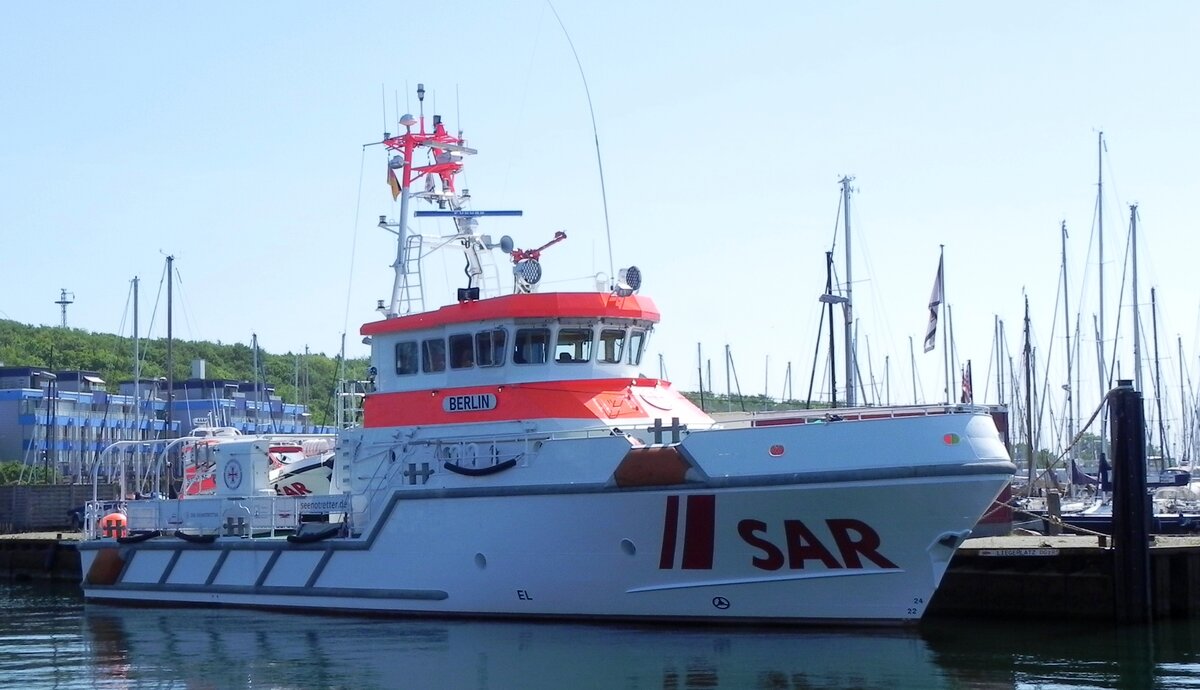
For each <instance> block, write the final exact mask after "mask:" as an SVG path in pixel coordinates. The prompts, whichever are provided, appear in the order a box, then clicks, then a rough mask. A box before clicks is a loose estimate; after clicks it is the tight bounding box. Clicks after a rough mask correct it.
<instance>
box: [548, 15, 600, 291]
mask: <svg viewBox="0 0 1200 690" xmlns="http://www.w3.org/2000/svg"><path fill="white" fill-rule="evenodd" d="M546 4H547V5H549V6H550V11H551V12H553V13H554V19H555V20H556V21H557V22H558V26H559V28H560V29H562V32H563V36H566V37H567V45H569V46H571V55H574V56H575V65H576V66H577V67H579V78H580V79H582V80H583V92H584V94H586V95H587V102H588V114H589V115H591V116H592V137H593V138H594V139H595V141H596V168H597V169H598V170H599V171H600V202H601V204H603V206H604V236H605V239H606V240H607V241H608V275H609V276H614V275H616V274H615V273H614V272H613V265H614V264H613V257H612V228H611V227H609V224H608V193H607V192H606V191H605V189H604V163H603V162H602V161H601V160H600V134H599V132H598V131H597V130H596V110H595V109H594V108H593V107H592V92H591V90H590V89H588V83H587V75H585V74H584V73H583V63H582V62H580V61H579V53H578V52H576V50H575V42H574V41H572V40H571V34H569V33H567V27H566V25H565V24H563V21H562V18H561V17H559V16H558V10H556V9H554V3H552V2H550V0H546ZM609 280H610V281H611V280H612V278H609ZM610 287H611V285H610Z"/></svg>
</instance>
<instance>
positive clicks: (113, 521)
mask: <svg viewBox="0 0 1200 690" xmlns="http://www.w3.org/2000/svg"><path fill="white" fill-rule="evenodd" d="M128 524H129V522H128V520H127V519H126V518H125V513H121V512H112V513H109V514H108V515H105V516H104V517H102V518H100V535H101V536H103V537H105V538H119V537H123V536H125V535H126V534H127V533H128V529H127V528H128Z"/></svg>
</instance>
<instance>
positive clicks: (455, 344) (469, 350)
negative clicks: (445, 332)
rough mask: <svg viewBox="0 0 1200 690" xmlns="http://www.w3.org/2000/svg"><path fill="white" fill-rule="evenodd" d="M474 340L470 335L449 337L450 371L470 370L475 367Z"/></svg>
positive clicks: (462, 334)
mask: <svg viewBox="0 0 1200 690" xmlns="http://www.w3.org/2000/svg"><path fill="white" fill-rule="evenodd" d="M474 340H475V339H474V338H473V337H472V336H471V334H470V333H460V334H458V335H452V336H450V368H451V369H470V368H471V367H473V366H475V347H474Z"/></svg>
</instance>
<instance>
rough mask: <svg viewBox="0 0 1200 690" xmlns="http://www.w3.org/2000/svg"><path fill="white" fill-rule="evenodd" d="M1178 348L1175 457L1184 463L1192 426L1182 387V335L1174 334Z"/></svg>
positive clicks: (1184, 390) (1185, 390)
mask: <svg viewBox="0 0 1200 690" xmlns="http://www.w3.org/2000/svg"><path fill="white" fill-rule="evenodd" d="M1175 340H1176V345H1177V346H1178V348H1179V454H1178V455H1177V457H1179V458H1180V459H1182V460H1183V461H1184V462H1185V463H1186V462H1187V461H1188V460H1189V459H1190V455H1189V454H1188V436H1189V435H1191V432H1192V428H1191V426H1189V425H1188V404H1187V389H1186V388H1184V387H1183V336H1181V335H1177V336H1175Z"/></svg>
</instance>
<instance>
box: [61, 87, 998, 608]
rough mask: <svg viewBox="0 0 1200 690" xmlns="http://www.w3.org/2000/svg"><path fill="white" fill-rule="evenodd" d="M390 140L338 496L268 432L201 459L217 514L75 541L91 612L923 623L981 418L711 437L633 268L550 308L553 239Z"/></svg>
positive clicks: (781, 428) (837, 423)
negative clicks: (450, 275) (431, 250)
mask: <svg viewBox="0 0 1200 690" xmlns="http://www.w3.org/2000/svg"><path fill="white" fill-rule="evenodd" d="M418 93H419V95H420V94H421V93H422V92H421V91H419V92H418ZM401 124H402V125H403V126H404V127H405V130H406V131H405V133H404V134H401V135H399V136H394V137H388V138H387V139H386V140H385V141H384V142H383V144H384V145H385V146H386V147H387V148H388V149H390V150H391V151H393V152H394V153H395V156H394V157H393V158H392V162H391V164H390V167H389V171H388V176H389V180H390V181H392V183H393V189H394V191H395V193H396V194H397V195H398V196H399V197H400V201H401V204H400V207H401V218H400V221H399V223H398V224H397V225H395V226H389V227H394V228H395V230H396V234H397V256H396V262H395V264H394V270H395V275H394V285H393V291H392V295H391V299H390V302H389V303H387V304H386V305H384V307H383V311H384V318H383V319H381V320H379V321H375V322H372V323H368V324H366V325H364V326H363V327H362V335H364V336H366V338H367V339H368V340H369V341H370V345H371V371H372V377H373V390H371V391H370V392H369V393H368V394H367V395H366V397H365V400H364V402H363V423H362V425H361V426H360V427H357V428H353V429H348V430H345V431H342V432H341V433H339V435H338V439H337V447H336V451H335V452H336V456H335V461H334V463H335V464H334V468H333V470H334V471H333V477H332V486H331V489H330V493H328V494H325V495H322V496H287V495H278V494H277V493H276V492H275V491H274V490H272V489H271V485H270V476H269V471H268V467H269V460H268V457H267V456H268V454H269V453H270V452H271V445H270V442H269V441H268V440H267V439H262V438H256V437H245V438H242V439H235V440H227V441H223V442H221V443H219V444H215V445H214V446H212V455H213V462H214V475H213V476H214V477H215V478H216V486H215V490H214V492H213V493H212V495H208V496H194V497H190V498H187V499H183V500H174V501H164V500H147V501H137V500H134V501H129V502H128V503H127V508H126V512H127V529H128V531H127V532H124V531H120V530H109V533H108V534H105V533H104V531H102V530H97V529H96V528H95V527H94V526H93V527H92V528H91V531H90V534H89V537H90V538H89V539H87V540H85V541H84V542H83V543H82V544H81V545H80V553H81V556H82V562H83V572H84V577H83V590H84V594H85V596H86V597H87V598H88V599H89V600H103V601H127V602H139V603H146V602H162V603H171V604H197V605H232V606H247V607H271V608H284V609H287V608H296V609H323V610H345V611H361V612H370V613H392V614H400V615H409V614H421V615H476V616H520V617H611V618H620V619H643V620H654V621H663V620H714V621H730V622H733V621H741V622H745V621H753V622H765V621H778V622H850V621H853V622H913V621H916V620H917V619H919V618H920V617H921V615H922V613H923V612H924V610H925V607H926V605H927V603H928V602H929V600H930V597H931V596H932V595H933V592H934V590H935V589H936V587H937V586H938V583H939V581H940V579H941V577H942V575H943V573H944V571H945V569H946V566H947V564H948V563H949V561H950V558H951V556H952V555H953V554H954V551H955V549H956V548H957V546H958V545H959V543H960V542H961V541H962V540H963V539H964V538H966V537H967V536H968V535H969V534H970V531H971V528H972V526H973V525H975V523H976V522H977V521H978V519H979V517H980V516H981V515H982V514H983V513H984V511H985V510H986V509H987V508H988V507H989V506H990V505H991V504H992V501H993V499H994V498H995V497H996V495H997V494H998V493H999V492H1000V490H1001V489H1002V488H1003V487H1004V486H1005V485H1006V484H1007V483H1008V481H1009V479H1010V478H1011V476H1012V474H1013V471H1014V467H1013V465H1012V463H1011V461H1010V459H1009V457H1008V454H1007V452H1006V450H1005V448H1004V445H1003V443H1002V442H1001V439H1000V437H999V435H998V433H997V431H996V427H995V425H994V423H993V422H992V419H991V417H990V416H989V414H988V412H987V410H986V409H984V408H979V407H973V406H970V405H941V406H929V407H909V408H861V409H851V410H839V411H838V413H837V414H836V415H833V414H828V413H827V412H826V411H821V412H811V413H805V414H794V415H789V416H788V417H787V418H786V419H776V420H774V421H772V422H771V423H769V424H761V425H760V424H757V423H755V421H754V420H753V419H746V420H741V421H733V422H728V421H727V422H723V423H721V424H718V423H716V422H714V420H713V419H712V418H710V417H709V416H708V415H707V414H705V413H704V412H703V411H701V410H700V409H698V408H697V407H696V406H695V405H693V404H692V403H691V402H689V401H688V399H687V398H685V397H684V396H683V395H681V394H680V393H679V391H677V390H676V389H675V388H674V387H673V386H672V385H671V384H670V383H669V382H667V381H664V380H661V379H657V378H652V377H647V376H645V375H643V374H642V373H641V372H642V371H643V367H642V364H643V362H642V358H643V356H644V355H645V353H646V351H647V350H646V344H647V341H648V339H649V338H650V337H651V335H652V333H653V331H654V328H655V326H656V324H658V322H659V318H660V315H659V312H658V308H657V307H656V306H655V304H654V302H653V301H651V299H649V298H648V297H646V296H644V295H642V294H641V293H640V282H641V276H640V274H639V272H638V271H637V270H636V269H628V270H626V271H623V272H622V273H621V279H620V280H619V281H617V282H615V284H613V285H611V286H606V287H605V289H602V290H600V291H596V292H570V293H564V292H540V291H539V290H538V283H539V281H540V278H541V273H542V268H541V263H540V262H541V258H542V257H541V252H542V251H543V250H545V249H546V248H547V247H548V246H549V244H547V245H544V246H542V247H539V248H538V249H534V250H519V249H515V248H514V247H513V246H512V242H511V241H509V240H507V238H505V240H502V241H501V242H500V243H499V244H498V245H493V244H492V242H491V240H490V239H489V238H488V237H487V236H483V235H477V234H475V232H474V221H475V219H476V218H479V217H482V216H486V215H490V214H488V213H487V212H478V211H471V210H468V209H466V208H465V199H464V197H463V196H462V195H460V194H459V193H458V191H457V189H456V187H455V176H456V175H457V174H458V173H459V172H460V170H461V169H462V161H463V158H464V157H465V156H467V155H470V154H472V153H474V151H473V150H472V149H469V148H468V147H467V146H466V143H465V141H464V140H463V139H462V138H461V136H454V135H451V134H450V133H448V132H447V130H446V128H445V126H444V125H443V124H442V122H441V120H440V118H437V116H434V119H433V122H432V126H431V127H430V128H428V129H427V127H426V121H425V117H424V115H423V114H422V115H421V116H420V117H419V118H416V117H412V116H405V118H404V119H402V120H401ZM423 153H428V155H429V159H428V162H427V163H424V161H422V160H420V159H419V158H418V154H423ZM422 163H424V164H422ZM422 182H423V183H424V185H423V191H422V187H420V186H418V187H416V188H415V189H414V185H418V184H419V183H422ZM422 199H424V200H430V201H435V202H438V206H439V208H438V209H437V210H435V211H432V212H426V213H427V214H428V213H432V214H434V215H444V216H446V217H448V218H449V219H450V220H452V221H453V223H454V224H455V232H454V234H453V236H452V237H451V238H449V239H448V240H447V239H445V238H443V240H442V242H441V243H442V244H449V245H451V246H455V247H457V248H460V249H462V250H463V251H464V252H465V254H466V256H467V259H468V267H469V270H468V272H467V282H466V284H465V285H464V286H463V287H462V289H461V290H459V294H458V300H457V301H456V302H455V303H453V304H449V305H445V306H441V307H439V308H436V309H432V310H428V311H425V310H423V309H422V308H420V307H423V304H421V302H422V300H421V299H420V297H421V295H420V285H421V284H422V281H421V280H420V271H419V262H420V255H421V252H420V246H421V238H419V237H415V236H413V235H411V234H409V233H408V231H407V225H406V223H407V218H408V208H409V205H410V202H411V201H413V200H422ZM507 214H508V215H511V213H507ZM381 224H382V225H388V224H387V223H386V222H383V221H381ZM564 238H565V235H564V234H562V233H559V234H558V235H556V236H555V238H554V239H553V240H552V241H551V242H550V244H553V243H554V242H557V241H561V240H562V239H564ZM497 247H498V248H499V249H500V250H501V251H502V252H504V253H505V254H507V256H508V258H509V259H511V261H512V262H513V265H514V276H515V277H514V289H513V292H512V293H511V294H505V295H496V296H489V295H487V294H481V293H483V291H482V290H481V287H482V284H481V283H482V277H483V275H484V274H485V270H484V267H485V265H486V257H487V256H489V255H490V254H491V252H493V251H494V250H495V248H497ZM314 520H316V522H315V524H314V523H313V521H314Z"/></svg>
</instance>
